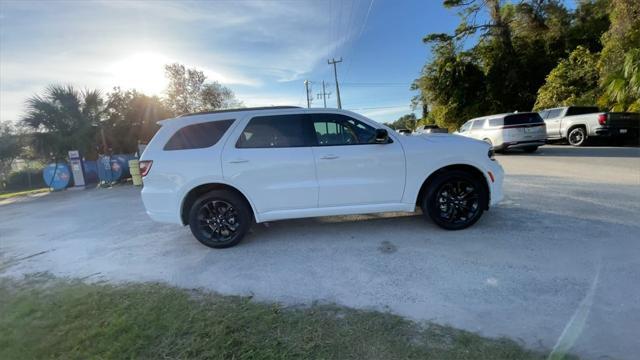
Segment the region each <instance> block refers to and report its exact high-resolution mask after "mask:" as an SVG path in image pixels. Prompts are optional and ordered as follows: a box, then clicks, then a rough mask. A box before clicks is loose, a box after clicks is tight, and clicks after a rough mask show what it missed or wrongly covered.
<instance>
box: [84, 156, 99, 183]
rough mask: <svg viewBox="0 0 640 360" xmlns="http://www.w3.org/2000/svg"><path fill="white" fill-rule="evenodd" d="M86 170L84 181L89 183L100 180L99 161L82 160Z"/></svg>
mask: <svg viewBox="0 0 640 360" xmlns="http://www.w3.org/2000/svg"><path fill="white" fill-rule="evenodd" d="M82 168H83V170H84V182H85V183H87V184H92V183H97V182H98V163H97V162H95V161H93V160H85V161H83V162H82Z"/></svg>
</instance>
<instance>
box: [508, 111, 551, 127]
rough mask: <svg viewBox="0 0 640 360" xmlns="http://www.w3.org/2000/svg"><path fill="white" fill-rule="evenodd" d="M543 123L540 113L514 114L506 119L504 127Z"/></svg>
mask: <svg viewBox="0 0 640 360" xmlns="http://www.w3.org/2000/svg"><path fill="white" fill-rule="evenodd" d="M541 122H543V120H542V118H541V117H540V114H538V113H522V114H513V115H508V116H505V117H504V125H505V126H508V125H523V124H537V123H541Z"/></svg>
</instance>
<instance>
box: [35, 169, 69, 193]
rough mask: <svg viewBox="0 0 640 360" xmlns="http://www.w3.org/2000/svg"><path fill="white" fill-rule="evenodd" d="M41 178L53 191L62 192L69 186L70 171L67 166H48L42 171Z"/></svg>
mask: <svg viewBox="0 0 640 360" xmlns="http://www.w3.org/2000/svg"><path fill="white" fill-rule="evenodd" d="M42 178H43V179H44V183H45V184H47V186H48V187H50V188H52V189H53V190H62V189H65V188H66V187H67V186H68V185H69V181H70V180H71V171H69V167H68V166H67V164H62V163H58V164H57V166H56V164H49V165H47V166H46V167H45V168H44V169H42Z"/></svg>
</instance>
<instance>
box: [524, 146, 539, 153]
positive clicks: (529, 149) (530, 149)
mask: <svg viewBox="0 0 640 360" xmlns="http://www.w3.org/2000/svg"><path fill="white" fill-rule="evenodd" d="M537 150H538V147H537V146H527V147H523V148H522V151H524V152H526V153H533V152H536V151H537Z"/></svg>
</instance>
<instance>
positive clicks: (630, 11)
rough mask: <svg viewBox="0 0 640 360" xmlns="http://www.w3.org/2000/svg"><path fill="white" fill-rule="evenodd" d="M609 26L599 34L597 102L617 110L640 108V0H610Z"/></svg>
mask: <svg viewBox="0 0 640 360" xmlns="http://www.w3.org/2000/svg"><path fill="white" fill-rule="evenodd" d="M610 20H611V27H610V28H609V30H608V31H607V32H606V33H605V34H604V35H603V36H602V44H603V48H602V54H601V56H600V62H599V68H600V86H601V88H602V89H603V96H602V97H601V98H600V99H599V103H600V105H601V106H603V107H608V108H610V109H613V110H616V111H625V110H629V111H634V110H636V111H637V110H638V109H639V108H640V105H639V104H640V90H639V89H638V85H639V84H640V66H639V65H638V61H639V54H638V51H639V49H640V2H638V1H637V0H611V15H610Z"/></svg>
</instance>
